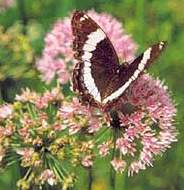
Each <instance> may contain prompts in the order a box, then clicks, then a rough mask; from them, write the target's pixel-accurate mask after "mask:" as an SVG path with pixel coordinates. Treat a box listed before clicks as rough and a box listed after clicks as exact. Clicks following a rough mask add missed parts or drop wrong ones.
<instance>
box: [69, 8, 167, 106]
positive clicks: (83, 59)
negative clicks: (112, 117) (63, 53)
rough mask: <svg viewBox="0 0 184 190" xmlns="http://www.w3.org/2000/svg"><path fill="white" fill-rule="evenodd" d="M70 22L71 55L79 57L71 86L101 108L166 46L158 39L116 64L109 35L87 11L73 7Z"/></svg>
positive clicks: (118, 93)
mask: <svg viewBox="0 0 184 190" xmlns="http://www.w3.org/2000/svg"><path fill="white" fill-rule="evenodd" d="M71 24H72V31H73V35H74V41H73V50H74V51H75V55H74V56H75V58H76V59H77V60H78V63H77V64H76V66H75V68H74V71H73V78H72V83H73V90H74V91H75V92H78V93H79V95H80V97H81V100H82V102H84V103H87V104H90V105H93V106H97V107H100V108H103V109H104V108H107V107H111V106H112V105H113V104H114V103H115V102H117V101H118V99H119V98H120V97H121V96H122V95H123V94H124V92H125V91H126V90H127V89H128V87H129V86H130V85H131V84H132V83H133V82H134V81H135V80H136V79H137V78H138V77H139V76H140V75H141V74H142V73H143V71H144V70H145V69H146V68H147V67H148V66H149V65H150V64H151V63H152V62H153V61H154V60H155V59H156V58H157V57H158V56H159V55H160V53H161V51H162V50H163V49H164V47H165V42H159V43H157V44H154V45H153V46H151V47H149V48H148V49H147V50H146V51H145V52H144V53H142V54H141V55H140V56H138V57H137V58H136V59H135V60H133V61H132V62H131V63H125V64H119V59H118V56H117V54H116V51H115V49H114V47H113V45H112V43H111V41H110V40H109V38H108V36H107V35H106V34H105V32H104V31H103V30H102V29H101V28H100V26H99V25H98V24H97V23H96V22H95V21H93V20H92V19H91V18H90V17H89V16H88V15H86V14H85V13H84V12H81V11H76V12H75V13H74V14H73V18H72V22H71Z"/></svg>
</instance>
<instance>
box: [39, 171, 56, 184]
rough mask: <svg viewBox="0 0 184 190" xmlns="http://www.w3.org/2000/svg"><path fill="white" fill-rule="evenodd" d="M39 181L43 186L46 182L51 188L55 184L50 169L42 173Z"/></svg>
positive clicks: (54, 178) (53, 175)
mask: <svg viewBox="0 0 184 190" xmlns="http://www.w3.org/2000/svg"><path fill="white" fill-rule="evenodd" d="M40 180H41V181H42V183H43V184H44V182H47V183H48V184H49V185H51V186H53V185H55V184H56V183H57V181H56V176H55V174H54V172H53V171H52V170H50V169H46V170H44V171H43V173H42V174H41V176H40Z"/></svg>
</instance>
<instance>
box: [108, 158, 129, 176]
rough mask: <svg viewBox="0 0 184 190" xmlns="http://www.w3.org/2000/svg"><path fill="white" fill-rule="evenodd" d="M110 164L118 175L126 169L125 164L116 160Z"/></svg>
mask: <svg viewBox="0 0 184 190" xmlns="http://www.w3.org/2000/svg"><path fill="white" fill-rule="evenodd" d="M111 164H112V166H113V168H114V169H115V171H117V172H120V173H122V172H123V171H124V170H125V168H126V162H125V161H124V160H121V159H118V158H114V159H113V160H112V161H111Z"/></svg>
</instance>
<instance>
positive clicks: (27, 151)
mask: <svg viewBox="0 0 184 190" xmlns="http://www.w3.org/2000/svg"><path fill="white" fill-rule="evenodd" d="M16 153H17V154H19V155H21V156H22V157H23V159H24V160H25V161H29V160H30V159H31V156H32V154H33V153H34V150H33V149H32V148H24V149H17V150H16Z"/></svg>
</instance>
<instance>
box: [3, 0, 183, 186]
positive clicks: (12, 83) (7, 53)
mask: <svg viewBox="0 0 184 190" xmlns="http://www.w3.org/2000/svg"><path fill="white" fill-rule="evenodd" d="M73 9H81V10H87V9H95V10H96V11H97V12H107V13H110V14H112V15H113V16H115V17H116V18H118V20H119V21H120V22H122V23H123V26H124V28H125V30H126V31H127V33H129V34H131V35H132V37H133V39H134V40H135V41H136V43H137V44H138V45H139V48H138V53H139V52H141V51H142V50H143V49H145V48H146V47H147V46H148V45H149V44H152V43H154V42H157V41H159V40H167V41H168V48H167V50H166V51H165V52H164V53H163V55H162V56H161V58H160V59H159V60H158V61H157V64H154V65H153V66H152V68H151V69H150V70H149V72H150V73H152V74H153V75H154V76H156V77H157V76H158V77H159V78H160V79H164V81H165V83H166V84H167V85H168V86H169V89H170V90H171V92H172V96H173V98H174V100H175V102H176V104H177V109H178V114H177V118H176V125H177V128H178V130H179V132H180V134H179V136H178V143H175V144H173V147H172V148H171V149H170V150H168V151H167V152H166V153H164V154H163V156H162V157H160V158H157V160H156V161H155V163H154V167H153V168H148V169H147V170H146V171H142V172H140V173H139V174H138V175H135V176H134V177H130V178H128V177H127V176H117V184H116V189H117V190H182V189H184V151H183V149H184V148H183V146H184V135H183V134H184V133H183V123H184V122H183V120H184V79H183V77H184V48H183V47H184V0H160V1H159V0H80V1H79V0H78V1H77V0H57V1H56V0H39V1H38V0H17V1H16V4H15V6H13V7H10V8H8V9H7V10H2V11H1V13H0V92H1V100H2V99H3V100H5V101H8V102H11V101H12V99H13V97H14V95H15V94H16V93H17V92H19V91H20V88H21V87H25V86H29V87H32V88H34V89H35V90H38V91H41V90H42V88H43V87H42V86H43V83H42V82H41V81H40V80H39V78H38V77H37V76H38V75H37V71H35V70H33V69H30V68H32V67H34V63H35V59H36V57H37V56H39V55H41V52H42V49H43V46H44V36H45V34H46V33H47V32H48V31H49V30H50V29H51V28H52V25H53V23H54V22H55V21H56V20H57V19H59V18H63V17H64V16H67V15H68V14H69V13H70V11H72V10H73ZM22 24H23V25H22ZM24 25H26V26H27V28H26V29H25V27H24ZM8 32H9V33H8ZM4 33H6V34H7V33H8V34H9V35H10V36H11V34H10V33H12V34H14V37H13V40H12V39H11V38H10V39H9V41H8V42H7V38H8V37H7V38H6V36H4V37H3V35H4ZM25 33H26V36H25V35H23V34H25ZM28 39H29V40H31V43H29V41H28ZM12 41H14V42H15V44H16V45H17V46H18V47H19V48H18V50H17V48H16V45H15V44H11V45H10V46H11V47H14V45H15V48H13V49H12V48H11V47H9V45H8V44H9V43H12ZM14 54H15V55H16V56H14ZM15 63H19V64H15ZM26 63H29V64H27V65H26ZM7 64H8V65H9V66H7ZM22 65H23V66H22ZM12 76H14V78H12ZM105 163H106V161H104V160H99V162H98V164H97V165H96V166H95V167H94V168H93V171H92V173H93V185H92V189H93V190H106V189H109V185H108V184H109V182H108V175H107V172H108V168H107V166H106V164H105ZM16 167H17V166H13V167H11V168H9V169H8V170H6V172H3V173H2V174H1V176H0V190H14V189H16V187H15V183H16V179H17V178H18V177H19V175H18V172H17V168H16ZM82 172H83V173H84V175H82V176H83V177H84V176H85V171H82V170H81V173H82ZM79 178H80V176H79ZM81 181H82V183H83V184H82V185H81V184H78V186H79V187H80V188H79V189H81V190H87V185H86V181H85V178H84V179H83V180H81Z"/></svg>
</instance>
